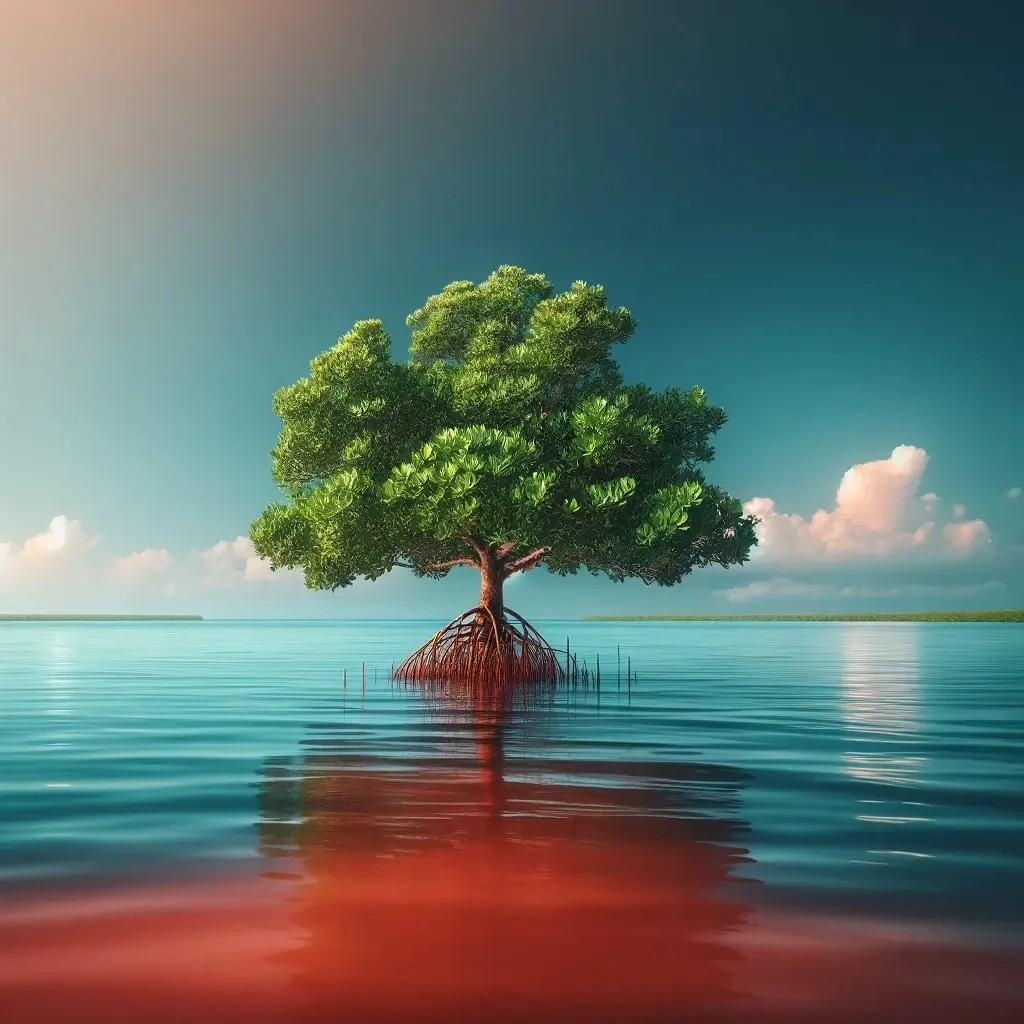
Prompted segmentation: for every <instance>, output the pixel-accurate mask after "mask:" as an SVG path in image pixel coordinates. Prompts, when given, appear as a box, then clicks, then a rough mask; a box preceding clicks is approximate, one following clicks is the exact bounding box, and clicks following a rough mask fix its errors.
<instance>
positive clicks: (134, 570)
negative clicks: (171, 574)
mask: <svg viewBox="0 0 1024 1024" xmlns="http://www.w3.org/2000/svg"><path fill="white" fill-rule="evenodd" d="M173 561H174V559H173V558H171V556H170V554H169V553H168V552H167V551H165V550H164V549H163V548H146V549H145V550H144V551H134V552H132V554H130V555H125V556H124V557H123V558H115V559H114V563H113V565H111V567H110V578H111V579H112V580H114V582H115V583H140V582H142V581H144V580H150V579H153V578H154V577H156V576H160V575H161V574H163V573H165V572H166V571H167V570H168V569H169V568H170V567H171V563H172V562H173Z"/></svg>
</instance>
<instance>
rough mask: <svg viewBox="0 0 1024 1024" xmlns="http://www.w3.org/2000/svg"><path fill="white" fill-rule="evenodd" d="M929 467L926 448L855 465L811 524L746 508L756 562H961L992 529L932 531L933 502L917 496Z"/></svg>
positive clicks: (765, 506)
mask: <svg viewBox="0 0 1024 1024" xmlns="http://www.w3.org/2000/svg"><path fill="white" fill-rule="evenodd" d="M927 465H928V453H927V452H926V451H925V450H924V449H923V448H915V447H913V446H912V445H900V446H899V447H898V448H895V449H893V452H892V454H891V455H890V456H889V458H887V459H878V460H877V461H874V462H864V463H861V464H859V465H856V466H852V467H851V468H850V469H848V470H847V471H846V473H845V474H844V475H843V478H842V480H841V482H840V484H839V489H838V491H837V492H836V506H835V508H834V509H832V510H831V511H827V510H825V509H819V510H818V511H817V512H815V513H814V515H812V516H811V517H810V519H804V518H803V517H802V516H799V515H794V514H790V513H785V512H779V511H777V510H776V508H775V502H774V501H773V500H772V499H771V498H753V499H751V500H750V501H748V502H747V503H746V504H745V505H744V506H743V508H744V511H745V512H746V513H747V514H748V515H754V516H757V517H758V518H759V519H760V520H761V522H760V523H759V524H758V527H757V534H758V539H759V544H758V547H757V548H755V551H754V556H753V557H754V558H756V559H758V560H774V561H785V560H792V561H800V560H806V561H823V560H825V561H853V560H860V559H863V558H893V557H900V556H901V555H931V556H933V557H942V556H947V557H948V556H954V555H958V556H963V555H966V554H970V553H972V552H975V551H977V550H979V549H981V548H982V547H984V546H985V545H986V544H987V543H988V542H989V540H990V536H989V529H988V526H987V525H986V523H985V522H984V521H983V520H981V519H974V520H970V521H969V522H963V523H955V524H949V525H948V526H946V527H945V528H943V529H941V530H938V529H936V526H937V523H936V519H935V514H936V506H937V505H938V500H939V499H938V497H937V496H936V495H935V494H932V493H928V494H924V495H921V496H920V498H918V497H917V492H918V489H919V487H920V484H921V478H922V476H923V475H924V471H925V467H926V466H927Z"/></svg>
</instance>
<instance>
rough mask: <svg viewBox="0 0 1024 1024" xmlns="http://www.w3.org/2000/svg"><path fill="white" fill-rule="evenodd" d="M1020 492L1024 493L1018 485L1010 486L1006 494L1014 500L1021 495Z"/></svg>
mask: <svg viewBox="0 0 1024 1024" xmlns="http://www.w3.org/2000/svg"><path fill="white" fill-rule="evenodd" d="M1021 494H1024V491H1022V490H1021V489H1020V488H1019V487H1011V488H1010V489H1009V490H1008V491H1007V492H1006V496H1007V497H1008V498H1009V499H1010V501H1016V500H1017V499H1018V498H1019V497H1020V496H1021Z"/></svg>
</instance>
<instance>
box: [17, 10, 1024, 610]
mask: <svg viewBox="0 0 1024 1024" xmlns="http://www.w3.org/2000/svg"><path fill="white" fill-rule="evenodd" d="M1021 52H1024V6H1022V5H1020V4H1018V3H1013V2H1006V3H994V2H989V3H986V2H974V3H968V2H966V0H965V2H959V3H950V2H944V0H931V2H929V3H921V2H919V0H850V2H843V0H773V2H768V0H745V2H744V0H699V2H698V0H666V2H661V0H642V2H635V0H634V2H606V0H578V2H564V0H562V2H560V0H549V2H534V0H514V2H513V0H508V2H501V0H494V2H469V0H429V2H427V0H424V2H419V3H413V2H394V0H391V2H389V0H336V2H331V0H289V2H288V3H284V2H264V0H176V2H175V3H173V4H138V3H134V2H129V0H109V2H103V0H95V2H87V0H61V2H57V0H51V2H46V0H24V2H21V0H0V146H2V151H0V429H2V430H3V434H4V437H5V438H6V444H5V445H4V446H3V453H4V454H3V457H4V465H3V475H2V490H0V542H5V544H6V546H0V611H9V612H18V611H72V610H83V611H89V610H105V611H155V610H167V611H195V612H199V613H203V614H207V615H220V614H230V615H245V614H256V615H265V614H282V615H291V614H297V615H317V616H319V615H339V616H350V615H357V614H362V613H366V614H374V615H376V614H394V615H396V616H407V615H420V614H429V615H432V616H436V617H441V616H447V613H448V612H451V614H455V613H456V612H458V611H459V610H461V608H462V607H463V606H464V605H466V603H467V601H470V602H471V601H472V598H473V596H474V595H475V587H476V584H475V582H474V580H473V579H471V578H470V576H469V575H464V576H460V575H457V574H453V576H452V577H451V578H450V579H449V580H446V581H444V582H443V583H440V584H438V583H433V582H429V581H425V582H418V581H415V580H412V579H411V578H409V577H403V576H401V574H399V573H392V574H391V577H390V578H388V579H387V580H385V581H382V582H380V583H379V584H374V585H358V586H357V587H355V588H353V589H352V590H349V591H343V592H338V593H337V594H334V595H330V594H328V595H306V594H303V593H302V592H301V589H300V588H299V587H297V586H296V584H295V582H294V581H289V580H281V579H274V580H272V581H267V580H263V579H262V578H260V577H262V576H263V575H264V574H263V573H262V572H261V571H260V566H259V565H257V564H249V566H248V571H247V572H246V571H245V570H246V563H245V554H246V552H245V549H244V544H238V543H233V542H234V539H235V538H237V537H239V536H240V535H245V534H246V532H247V529H248V524H249V522H250V521H251V520H252V519H253V518H254V517H255V516H256V515H257V514H258V513H259V512H260V511H261V510H262V508H263V507H264V505H265V504H266V503H267V502H268V501H269V500H272V499H273V498H274V497H275V493H276V492H275V489H274V486H273V483H272V480H271V477H270V459H269V449H270V448H271V446H272V445H273V443H274V440H275V438H276V435H277V429H278V423H277V421H276V419H275V417H274V416H273V413H272V411H271V408H270V399H271V395H272V393H273V391H274V390H275V389H276V388H277V387H279V386H281V385H284V384H288V383H290V382H292V381H293V380H294V379H296V378H297V377H299V376H301V375H303V374H304V373H305V372H306V369H307V367H308V363H309V360H310V359H311V358H312V357H313V356H315V355H316V354H317V353H319V352H320V351H322V350H323V349H325V348H327V347H329V346H330V345H331V344H332V343H333V342H334V341H335V339H336V338H337V337H338V336H339V335H340V334H342V333H344V332H345V331H346V330H347V329H348V328H349V327H350V326H351V324H352V323H353V321H355V320H358V319H363V318H368V317H380V318H382V319H383V320H384V322H385V325H386V326H387V327H388V329H389V330H391V332H392V336H393V337H394V338H395V349H396V351H399V352H400V351H401V350H402V349H403V348H404V346H405V344H407V337H408V336H407V331H406V328H405V326H404V317H405V315H406V314H407V313H408V312H410V311H411V310H413V309H415V308H417V307H418V306H419V305H421V304H422V302H423V300H424V299H425V298H426V297H427V296H428V295H430V294H433V293H435V292H437V291H439V290H440V289H441V287H443V286H444V284H446V283H447V282H448V281H450V280H453V279H466V278H468V279H472V280H481V279H482V278H483V277H485V276H486V275H487V274H488V273H489V272H490V271H491V270H493V269H494V268H495V267H496V266H498V265H499V264H501V263H514V264H519V265H521V266H523V267H525V268H527V269H528V270H529V271H539V272H542V273H545V274H546V275H547V276H548V278H549V279H550V280H551V281H552V283H553V284H555V286H556V287H557V288H558V289H562V288H566V287H568V286H569V284H570V283H571V282H572V281H573V280H576V279H584V280H586V281H588V282H590V283H600V284H603V285H604V286H605V288H606V290H607V292H608V295H609V300H610V301H611V302H612V303H613V304H615V305H620V304H622V305H626V306H628V307H629V308H630V309H631V311H632V312H633V313H634V315H635V316H636V317H637V319H638V321H639V328H638V330H637V332H636V335H635V336H634V338H633V340H632V341H631V342H630V343H629V344H628V345H627V346H624V347H623V348H622V349H620V350H619V358H620V362H621V364H622V366H623V369H624V371H625V373H626V375H627V377H628V378H630V379H645V380H647V381H649V382H651V383H652V384H654V385H655V386H666V385H668V384H678V385H680V386H683V387H688V386H690V385H691V384H695V383H696V384H700V385H702V386H703V387H705V388H706V389H707V391H708V393H709V395H710V397H711V398H712V400H714V401H715V402H717V403H719V404H721V405H724V406H725V407H726V409H727V410H728V412H729V415H730V422H729V424H728V425H727V426H726V427H725V429H724V430H723V431H722V432H721V434H720V435H719V438H718V450H719V457H718V459H717V461H716V463H715V464H713V466H712V467H711V468H710V469H709V476H710V477H711V479H713V480H714V481H715V482H718V483H721V484H722V485H723V486H725V487H727V488H728V489H729V490H730V491H731V492H732V493H734V494H736V495H737V496H738V497H740V498H742V499H743V500H744V501H750V500H752V499H761V504H760V505H758V506H757V507H758V508H759V509H761V510H765V509H769V508H770V515H769V517H768V520H767V521H766V525H765V529H766V530H767V531H768V532H767V533H766V534H765V538H766V544H765V545H763V546H762V550H761V551H760V553H759V557H758V559H757V560H755V562H753V563H752V564H751V565H749V566H747V567H744V568H742V569H737V570H730V571H729V572H728V573H724V572H721V571H710V570H709V571H705V572H703V573H699V574H695V575H694V576H693V577H691V578H690V580H688V581H686V582H685V583H684V584H683V585H681V586H680V587H677V588H672V589H669V590H661V589H658V588H646V587H644V586H642V585H636V586H633V585H613V584H611V583H605V582H603V581H600V580H595V579H592V578H589V577H586V576H584V577H580V578H577V579H575V580H569V581H564V580H559V579H557V578H553V577H549V576H547V575H546V573H544V572H536V573H533V574H531V575H530V576H528V577H526V578H524V579H522V580H521V581H517V582H515V583H514V584H512V586H513V587H515V588H516V589H515V592H514V594H512V593H510V595H509V601H510V603H511V604H513V606H515V607H517V609H519V610H521V611H522V612H524V613H526V614H531V615H538V616H543V615H548V614H554V613H562V614H572V613H574V612H575V611H577V610H578V611H580V612H584V613H585V612H600V611H611V612H614V611H644V610H650V611H654V612H671V611H681V612H700V611H714V612H722V611H742V612H757V611H779V610H794V611H809V610H822V611H837V610H845V609H849V610H875V609H891V608H943V607H1012V606H1017V607H1020V606H1024V584H1022V583H1021V579H1022V574H1021V572H1020V569H1021V567H1022V555H1024V499H1021V498H1020V497H1019V496H1018V497H1016V498H1014V497H1012V496H1008V495H1013V494H1015V493H1016V494H1018V495H1019V492H1017V491H1014V490H1012V489H1013V488H1018V487H1020V486H1021V485H1022V484H1024V428H1022V424H1021V415H1020V408H1021V406H1020V389H1021V382H1022V381H1024V345H1022V343H1021V338H1022V334H1024V281H1022V273H1024V264H1022V261H1021V253H1022V252H1024V203H1022V202H1021V196H1022V192H1021V188H1022V182H1024V126H1022V123H1021V118H1020V110H1021V107H1022V104H1024V63H1022V62H1021V60H1020V53H1021ZM900 446H908V447H907V448H906V449H901V451H902V452H904V454H905V455H906V457H905V458H904V457H897V458H896V459H895V461H894V460H893V459H891V458H890V457H891V455H892V453H893V451H894V450H895V449H897V448H899V447H900ZM910 449H914V451H910ZM917 450H920V451H919V452H918V451H917ZM924 453H927V455H926V456H925V454H924ZM880 460H890V461H889V462H888V463H886V464H884V465H880V466H879V465H876V466H874V467H872V466H871V465H867V468H866V469H863V470H858V471H857V472H856V473H854V474H853V477H852V478H847V479H848V481H850V483H849V485H848V486H847V493H846V498H845V499H844V500H838V499H837V489H838V488H839V487H840V481H841V480H842V479H843V477H844V474H845V473H846V472H847V470H849V469H850V468H851V467H855V466H858V465H861V466H863V465H865V464H872V463H877V462H879V461H880ZM858 488H859V490H858ZM854 491H856V492H857V493H854ZM926 494H934V495H937V496H938V498H937V500H935V501H932V500H926V501H922V500H921V496H922V495H926ZM840 497H841V496H840ZM765 499H770V501H771V502H773V503H774V504H773V505H771V506H768V505H765V504H764V501H765ZM837 502H838V504H837ZM957 505H962V506H964V508H963V509H962V510H961V509H959V508H956V507H955V506H957ZM818 509H822V510H825V513H824V514H825V515H826V518H825V519H821V518H820V517H819V520H818V521H817V525H816V526H813V527H812V526H811V525H810V524H809V523H808V522H807V521H808V520H810V517H811V516H812V515H813V514H814V513H815V511H816V510H818ZM792 515H799V516H801V517H803V520H804V521H803V522H797V521H795V520H792V519H790V518H786V517H789V516H792ZM57 516H65V517H67V522H65V521H64V520H58V521H57V523H56V525H55V526H54V527H53V528H52V529H50V528H49V524H50V523H51V521H52V520H54V518H55V517H57ZM858 517H859V518H858ZM978 520H981V521H982V526H980V527H979V526H970V527H968V528H963V527H964V524H971V523H974V522H976V521H978ZM926 522H934V523H935V526H934V527H933V528H931V532H930V533H928V530H927V529H926V531H925V534H920V535H918V534H915V533H914V531H915V530H917V529H918V528H919V527H922V526H923V524H924V523H926ZM947 526H948V527H950V529H949V530H947V529H946V527H947ZM47 531H49V532H47ZM40 534H42V535H43V536H42V537H39V536H38V535H40ZM915 536H916V537H917V538H918V539H917V540H914V539H913V538H914V537H915ZM96 537H101V539H99V540H96V539H95V538H96ZM32 538H35V539H32ZM908 538H909V539H908ZM221 541H224V542H227V543H225V544H222V545H221V546H220V547H217V546H216V545H217V544H218V542H221ZM204 551H205V552H206V554H205V555H204V554H203V552H204ZM139 552H148V553H147V554H146V555H144V556H143V557H141V558H137V559H135V560H134V561H132V562H127V563H125V562H122V563H119V567H118V568H116V569H112V563H113V560H114V559H117V558H123V557H125V556H129V555H131V554H132V553H139ZM111 572H112V573H113V575H112V576H111ZM246 575H248V577H249V578H248V579H246V578H245V577H246Z"/></svg>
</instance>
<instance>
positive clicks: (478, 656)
mask: <svg viewBox="0 0 1024 1024" xmlns="http://www.w3.org/2000/svg"><path fill="white" fill-rule="evenodd" d="M394 678H395V679H396V681H399V682H406V683H419V684H421V685H424V686H425V687H427V688H428V689H447V688H452V687H453V688H456V689H460V690H463V691H466V692H467V693H472V692H473V691H477V692H479V693H487V692H490V693H497V692H500V691H507V690H512V689H515V688H517V687H522V686H524V685H529V684H542V683H551V684H554V683H558V682H561V681H562V680H563V679H564V678H565V671H564V669H563V668H562V665H561V663H560V662H559V660H558V654H557V652H556V651H555V650H554V649H553V648H552V647H551V646H550V645H549V644H548V643H547V641H546V640H545V639H544V638H543V637H542V636H541V635H540V633H538V632H537V630H536V629H534V628H533V626H531V625H530V624H529V623H528V622H527V621H526V620H525V619H524V618H523V617H522V616H521V615H518V614H517V613H516V612H514V611H511V610H510V609H506V610H505V614H504V615H503V616H502V617H501V618H496V617H495V616H494V615H493V614H492V613H491V611H490V610H489V609H487V608H484V607H479V608H472V609H470V611H468V612H463V614H462V615H460V616H459V617H458V618H457V619H453V620H452V621H451V622H449V623H448V625H447V626H445V627H444V629H442V630H440V631H439V632H437V633H435V634H434V635H433V636H432V637H431V638H430V639H429V640H428V641H427V642H426V643H425V644H424V645H423V646H422V647H420V648H419V649H418V650H416V651H414V652H413V653H412V654H410V655H409V657H408V658H406V659H405V661H403V662H402V664H401V665H399V666H398V668H397V669H396V670H395V673H394Z"/></svg>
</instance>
